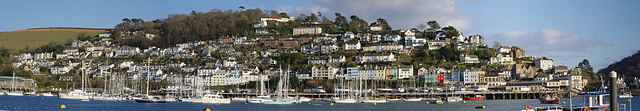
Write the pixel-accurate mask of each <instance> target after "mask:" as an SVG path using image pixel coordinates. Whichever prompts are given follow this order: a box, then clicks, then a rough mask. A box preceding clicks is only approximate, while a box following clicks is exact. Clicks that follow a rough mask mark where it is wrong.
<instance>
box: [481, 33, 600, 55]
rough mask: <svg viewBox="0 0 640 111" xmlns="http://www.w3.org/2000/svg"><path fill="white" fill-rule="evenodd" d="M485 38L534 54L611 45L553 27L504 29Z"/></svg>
mask: <svg viewBox="0 0 640 111" xmlns="http://www.w3.org/2000/svg"><path fill="white" fill-rule="evenodd" d="M485 39H487V43H491V41H498V42H500V43H501V44H502V45H517V46H518V47H521V48H523V49H525V50H527V52H532V53H534V54H548V53H549V52H565V51H580V52H585V51H586V49H587V48H589V47H595V46H599V45H603V46H610V45H613V44H611V43H608V42H607V43H605V42H602V41H600V40H598V39H596V38H595V37H591V38H585V37H580V36H578V35H574V34H570V33H566V32H562V31H558V30H553V29H542V30H541V31H540V32H528V31H504V32H500V33H498V34H495V35H492V36H487V37H485Z"/></svg>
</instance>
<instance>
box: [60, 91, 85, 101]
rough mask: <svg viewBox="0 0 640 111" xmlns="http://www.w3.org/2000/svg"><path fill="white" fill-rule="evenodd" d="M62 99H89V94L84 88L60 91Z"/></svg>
mask: <svg viewBox="0 0 640 111" xmlns="http://www.w3.org/2000/svg"><path fill="white" fill-rule="evenodd" d="M58 98H60V99H87V100H88V99H89V96H88V95H87V94H86V93H85V92H84V91H82V90H73V91H70V92H69V93H60V94H59V95H58Z"/></svg>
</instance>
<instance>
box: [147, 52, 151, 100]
mask: <svg viewBox="0 0 640 111" xmlns="http://www.w3.org/2000/svg"><path fill="white" fill-rule="evenodd" d="M150 67H151V58H147V96H149V76H150V75H151V72H149V68H150Z"/></svg>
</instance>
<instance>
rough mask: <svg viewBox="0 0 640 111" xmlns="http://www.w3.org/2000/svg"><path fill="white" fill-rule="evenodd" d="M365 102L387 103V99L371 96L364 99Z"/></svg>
mask: <svg viewBox="0 0 640 111" xmlns="http://www.w3.org/2000/svg"><path fill="white" fill-rule="evenodd" d="M362 102H363V103H387V102H388V101H387V99H384V98H371V99H365V100H362Z"/></svg>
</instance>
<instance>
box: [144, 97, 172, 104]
mask: <svg viewBox="0 0 640 111" xmlns="http://www.w3.org/2000/svg"><path fill="white" fill-rule="evenodd" d="M136 102H138V103H167V101H165V100H164V99H162V97H161V96H146V97H144V98H142V99H136Z"/></svg>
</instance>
